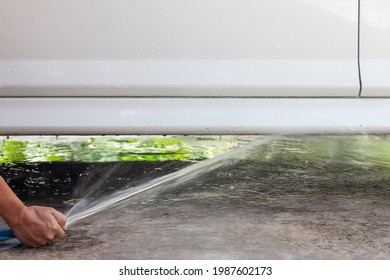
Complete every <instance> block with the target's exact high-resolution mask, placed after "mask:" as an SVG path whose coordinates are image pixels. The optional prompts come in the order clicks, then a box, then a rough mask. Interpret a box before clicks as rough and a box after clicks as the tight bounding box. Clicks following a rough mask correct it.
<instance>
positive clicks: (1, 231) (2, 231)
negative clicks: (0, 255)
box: [0, 228, 21, 251]
mask: <svg viewBox="0 0 390 280" xmlns="http://www.w3.org/2000/svg"><path fill="white" fill-rule="evenodd" d="M14 238H15V235H14V233H13V232H12V230H11V229H9V228H0V251H2V250H6V249H9V248H12V247H16V246H18V245H20V244H21V243H20V242H19V241H17V242H12V243H9V242H7V243H1V242H3V241H7V240H10V239H14Z"/></svg>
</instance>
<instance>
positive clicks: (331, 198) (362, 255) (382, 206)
mask: <svg viewBox="0 0 390 280" xmlns="http://www.w3.org/2000/svg"><path fill="white" fill-rule="evenodd" d="M323 140H324V139H323ZM304 141H307V140H302V139H299V138H297V139H283V140H281V141H276V142H274V143H272V145H268V146H267V147H260V148H259V149H258V150H256V151H254V152H253V154H252V155H251V156H250V157H249V158H246V159H242V160H240V161H239V162H236V163H234V164H228V165H226V166H224V167H222V168H219V169H217V170H215V171H212V172H210V173H206V174H204V175H203V176H200V177H198V178H196V179H193V180H191V181H189V182H186V183H184V184H181V185H179V186H178V187H175V188H174V189H169V190H166V191H163V192H160V193H158V194H153V195H147V194H146V195H143V196H140V197H137V198H136V199H133V200H131V201H129V202H127V203H126V204H125V206H124V207H122V208H118V209H115V210H110V211H107V212H105V213H103V214H101V215H100V214H99V215H96V216H94V217H91V218H89V219H87V220H85V221H83V222H80V223H79V224H75V225H74V226H72V227H70V229H69V230H68V231H67V234H66V237H65V238H64V239H62V240H57V241H55V242H53V243H52V244H49V245H47V246H45V247H42V248H38V249H31V248H25V247H23V246H20V247H16V248H12V249H8V250H5V251H0V259H390V168H389V164H387V163H386V162H385V160H384V159H383V158H378V157H376V156H375V157H374V156H373V155H372V154H371V152H370V151H367V150H363V151H362V150H361V149H360V148H357V147H351V146H350V143H348V142H345V141H344V140H340V139H339V138H335V139H334V138H326V139H325V141H322V142H321V143H322V144H321V145H322V146H321V145H319V146H320V147H321V149H322V150H321V152H318V151H317V150H316V149H314V148H313V146H309V148H308V146H307V145H304V144H302V143H303V142H304ZM329 141H333V142H334V143H333V144H332V145H330V144H329ZM326 143H327V144H326ZM335 143H336V144H335ZM323 145H325V148H324V147H323ZM316 147H317V146H316ZM330 147H332V148H330ZM335 147H336V148H335ZM359 147H360V146H359ZM275 151H277V152H275ZM134 164H136V166H138V171H137V172H130V173H126V174H117V175H116V176H114V178H110V180H111V184H110V186H113V185H115V180H119V179H121V180H123V178H127V179H129V178H130V179H131V177H132V176H133V177H136V176H137V174H140V173H150V172H149V171H150V170H157V171H159V172H162V173H164V172H170V171H172V170H175V169H180V168H182V167H184V165H186V164H188V163H180V162H179V163H161V165H159V163H154V164H153V165H150V163H145V162H144V163H143V162H138V163H131V164H130V165H129V166H128V167H126V168H124V169H123V168H122V169H121V172H124V171H123V170H129V168H130V169H133V170H137V169H136V167H135V166H134ZM91 166H92V167H91ZM141 167H142V168H141ZM63 168H65V164H63ZM72 168H74V167H72ZM105 168H106V169H105ZM109 168H110V167H109V166H104V165H99V166H98V167H97V166H93V165H90V166H89V170H90V173H91V174H88V173H85V169H84V167H83V170H79V169H77V170H78V171H77V170H76V171H75V170H74V169H72V170H73V171H72V172H76V173H77V174H76V175H77V176H75V177H83V176H80V174H84V175H85V176H84V177H85V178H84V180H87V181H88V180H89V179H88V178H90V177H96V176H98V175H99V174H101V175H102V174H104V172H105V170H108V169H109ZM140 168H141V169H142V170H143V171H142V172H141V171H139V170H140ZM45 169H46V170H47V169H50V168H49V167H48V166H46V167H45ZM51 174H52V176H54V175H53V172H52V173H51ZM129 174H130V175H129ZM156 174H157V173H156ZM158 175H161V174H157V175H156V176H158ZM74 180H75V179H74ZM112 180H114V181H112ZM139 180H141V179H139ZM118 182H119V181H118ZM118 184H119V183H118ZM80 185H83V184H78V186H80ZM75 193H78V196H81V195H80V190H78V191H77V192H74V193H73V194H72V195H73V197H74V198H76V199H77V198H78V197H77V195H75ZM69 198H70V197H66V200H64V203H63V204H62V205H61V203H59V204H57V206H58V207H59V208H60V209H62V210H64V211H65V210H66V209H67V208H69V205H70V204H71V203H72V202H69V201H71V199H69ZM36 202H37V203H41V204H44V203H45V200H44V199H43V198H42V197H41V198H39V197H38V198H37V199H35V201H34V203H36ZM30 203H32V200H31V201H30ZM53 203H54V202H53V201H50V203H47V202H46V204H51V205H52V204H53ZM1 223H3V222H2V221H1V222H0V225H4V224H1Z"/></svg>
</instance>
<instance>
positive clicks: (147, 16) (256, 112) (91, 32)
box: [0, 0, 390, 135]
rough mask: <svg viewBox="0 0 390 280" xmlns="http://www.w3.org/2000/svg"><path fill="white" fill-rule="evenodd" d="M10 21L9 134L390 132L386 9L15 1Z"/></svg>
mask: <svg viewBox="0 0 390 280" xmlns="http://www.w3.org/2000/svg"><path fill="white" fill-rule="evenodd" d="M0 20H1V24H0V42H1V44H0V135H9V134H262V133H284V132H294V133H388V132H390V110H389V109H390V99H387V97H388V96H390V2H389V1H386V0H360V1H359V0H327V1H323V0H262V1H259V0H240V1H239V0H211V1H210V0H208V1H206V0H197V1H194V0H180V1H179V0H163V1H157V0H127V1H126V0H117V1H108V0H85V1H77V0H69V1H53V0H39V1H38V0H35V1H22V0H3V1H2V3H1V8H0ZM374 97H375V98H374Z"/></svg>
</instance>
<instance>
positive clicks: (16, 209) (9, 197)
mask: <svg viewBox="0 0 390 280" xmlns="http://www.w3.org/2000/svg"><path fill="white" fill-rule="evenodd" d="M24 208H25V206H24V204H23V202H22V201H20V199H19V198H18V197H17V196H16V195H15V194H14V192H13V191H12V190H11V188H10V187H9V186H8V185H7V183H6V182H5V181H4V179H3V178H2V177H1V176H0V216H1V217H2V218H3V219H4V221H5V222H6V223H7V224H8V225H9V226H10V227H12V226H14V225H17V224H18V223H19V222H20V221H21V220H22V217H21V216H22V213H23V209H24Z"/></svg>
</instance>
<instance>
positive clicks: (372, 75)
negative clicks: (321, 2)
mask: <svg viewBox="0 0 390 280" xmlns="http://www.w3.org/2000/svg"><path fill="white" fill-rule="evenodd" d="M360 38H361V40H360V42H361V43H360V65H361V73H362V83H363V87H362V96H390V1H388V0H361V33H360Z"/></svg>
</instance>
